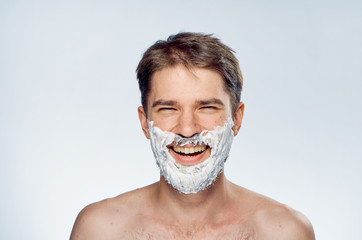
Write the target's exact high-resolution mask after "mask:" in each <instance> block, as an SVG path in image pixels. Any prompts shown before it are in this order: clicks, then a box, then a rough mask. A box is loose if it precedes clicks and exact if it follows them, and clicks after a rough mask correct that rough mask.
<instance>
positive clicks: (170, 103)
mask: <svg viewBox="0 0 362 240" xmlns="http://www.w3.org/2000/svg"><path fill="white" fill-rule="evenodd" d="M160 105H163V106H164V105H167V106H175V105H178V103H177V102H176V101H173V100H163V99H159V100H157V101H155V102H154V103H153V104H152V106H151V107H152V108H154V107H157V106H160Z"/></svg>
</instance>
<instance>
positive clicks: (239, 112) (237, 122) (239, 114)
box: [233, 102, 244, 136]
mask: <svg viewBox="0 0 362 240" xmlns="http://www.w3.org/2000/svg"><path fill="white" fill-rule="evenodd" d="M243 116H244V103H242V102H239V104H238V107H237V109H236V111H235V113H234V126H233V132H234V136H236V135H237V134H238V132H239V130H240V128H241V123H242V121H243Z"/></svg>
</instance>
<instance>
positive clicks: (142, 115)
mask: <svg viewBox="0 0 362 240" xmlns="http://www.w3.org/2000/svg"><path fill="white" fill-rule="evenodd" d="M138 118H139V119H140V123H141V127H142V131H143V133H144V134H145V136H146V138H148V139H150V133H149V131H148V123H147V115H146V113H145V110H144V109H143V107H138Z"/></svg>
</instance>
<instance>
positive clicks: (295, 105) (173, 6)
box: [0, 0, 362, 240]
mask: <svg viewBox="0 0 362 240" xmlns="http://www.w3.org/2000/svg"><path fill="white" fill-rule="evenodd" d="M361 7H362V4H361V2H360V1H357V0H356V1H348V0H347V1H334V0H329V1H327V0H326V1H318V0H317V1H312V0H306V1H288V0H276V1H266V0H263V1H252V0H250V1H236V0H235V1H232V0H225V1H216V0H200V1H171V0H170V1H166V0H163V1H161V0H157V1H146V0H144V1H116V0H102V1H100V0H99V1H85V0H73V1H68V0H65V1H37V0H33V1H21V0H19V1H17V0H14V1H10V0H1V1H0V190H1V191H0V194H1V195H0V239H17V240H18V239H27V240H29V239H30V240H32V239H34V240H48V239H52V240H61V239H68V238H69V235H70V232H71V229H72V226H73V223H74V220H75V218H76V216H77V214H78V213H79V211H80V210H81V209H82V208H83V207H85V206H86V205H87V204H90V203H92V202H95V201H99V200H102V199H105V198H109V197H114V196H117V195H119V194H121V193H124V192H127V191H130V190H133V189H135V188H139V187H142V186H145V185H148V184H151V183H153V182H156V181H157V180H158V178H159V172H158V169H157V167H156V164H155V160H154V159H153V155H152V152H151V149H150V146H149V142H148V140H147V139H146V138H145V137H144V136H143V133H142V131H141V128H140V126H139V122H138V117H137V107H138V106H139V105H140V94H139V91H138V85H137V79H136V74H135V69H136V66H137V63H138V61H139V60H140V58H141V56H142V54H143V52H144V51H145V50H146V49H147V48H148V47H149V46H150V45H151V44H153V43H154V42H155V41H156V40H159V39H165V38H167V37H168V36H169V35H170V34H174V33H178V32H180V31H194V32H204V33H214V34H215V36H216V37H218V38H220V39H221V40H222V41H223V42H224V43H225V44H227V45H229V46H230V47H231V48H233V49H234V50H235V51H236V56H237V57H238V59H239V61H240V65H241V68H242V72H243V74H244V79H245V84H244V89H243V93H242V101H244V103H245V106H246V108H245V117H244V122H243V126H242V129H241V131H240V133H239V135H238V137H237V138H236V139H235V141H234V144H233V148H232V151H231V155H230V158H229V159H228V161H227V163H226V166H225V167H226V169H225V172H226V176H227V177H228V179H230V180H231V181H233V182H234V183H236V184H238V185H241V186H243V187H246V188H249V189H251V190H253V191H256V192H259V193H261V194H264V195H267V196H269V197H271V198H273V199H276V200H277V201H279V202H282V203H285V204H287V205H289V206H291V207H293V208H295V209H297V210H299V211H301V212H303V213H304V214H305V215H306V216H307V217H308V218H309V219H310V220H311V222H312V223H313V226H314V229H315V233H316V236H317V238H318V239H349V240H352V239H355V240H359V239H362V231H361V226H362V204H361V203H362V187H361V183H362V174H361V172H362V163H361V160H362V151H361V146H362V145H361V142H362V127H361V123H362V107H361V106H362V97H361V88H362V83H361V80H362V79H361V75H362V71H361V69H362V67H361V62H362V61H361V60H362V57H361V56H362V53H361V52H362V51H361V49H362V48H361V43H362V34H361V22H362V21H361V20H362V17H361V16H362V13H361Z"/></svg>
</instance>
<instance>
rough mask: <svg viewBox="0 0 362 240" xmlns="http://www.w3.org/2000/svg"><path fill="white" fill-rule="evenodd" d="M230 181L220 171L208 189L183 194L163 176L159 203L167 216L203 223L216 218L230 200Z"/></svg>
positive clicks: (182, 221)
mask: <svg viewBox="0 0 362 240" xmlns="http://www.w3.org/2000/svg"><path fill="white" fill-rule="evenodd" d="M227 186H228V181H227V180H226V178H225V176H224V173H223V172H222V173H220V175H219V176H218V178H217V179H216V180H215V182H214V183H213V184H212V185H211V186H210V187H209V188H207V189H206V190H204V191H200V192H198V193H196V194H182V193H179V192H178V191H177V190H175V189H174V188H172V187H171V186H170V185H169V184H168V183H167V182H166V181H165V179H164V178H163V177H161V179H160V184H159V191H158V203H159V206H160V212H162V213H163V214H164V215H165V216H166V218H168V217H170V219H173V220H175V219H176V220H177V221H178V222H180V223H185V222H188V223H197V224H202V222H203V220H204V221H210V220H212V219H213V218H215V217H216V216H217V215H218V214H219V213H220V212H222V209H223V207H225V205H226V203H227V202H228V200H229V191H228V187H227Z"/></svg>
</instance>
